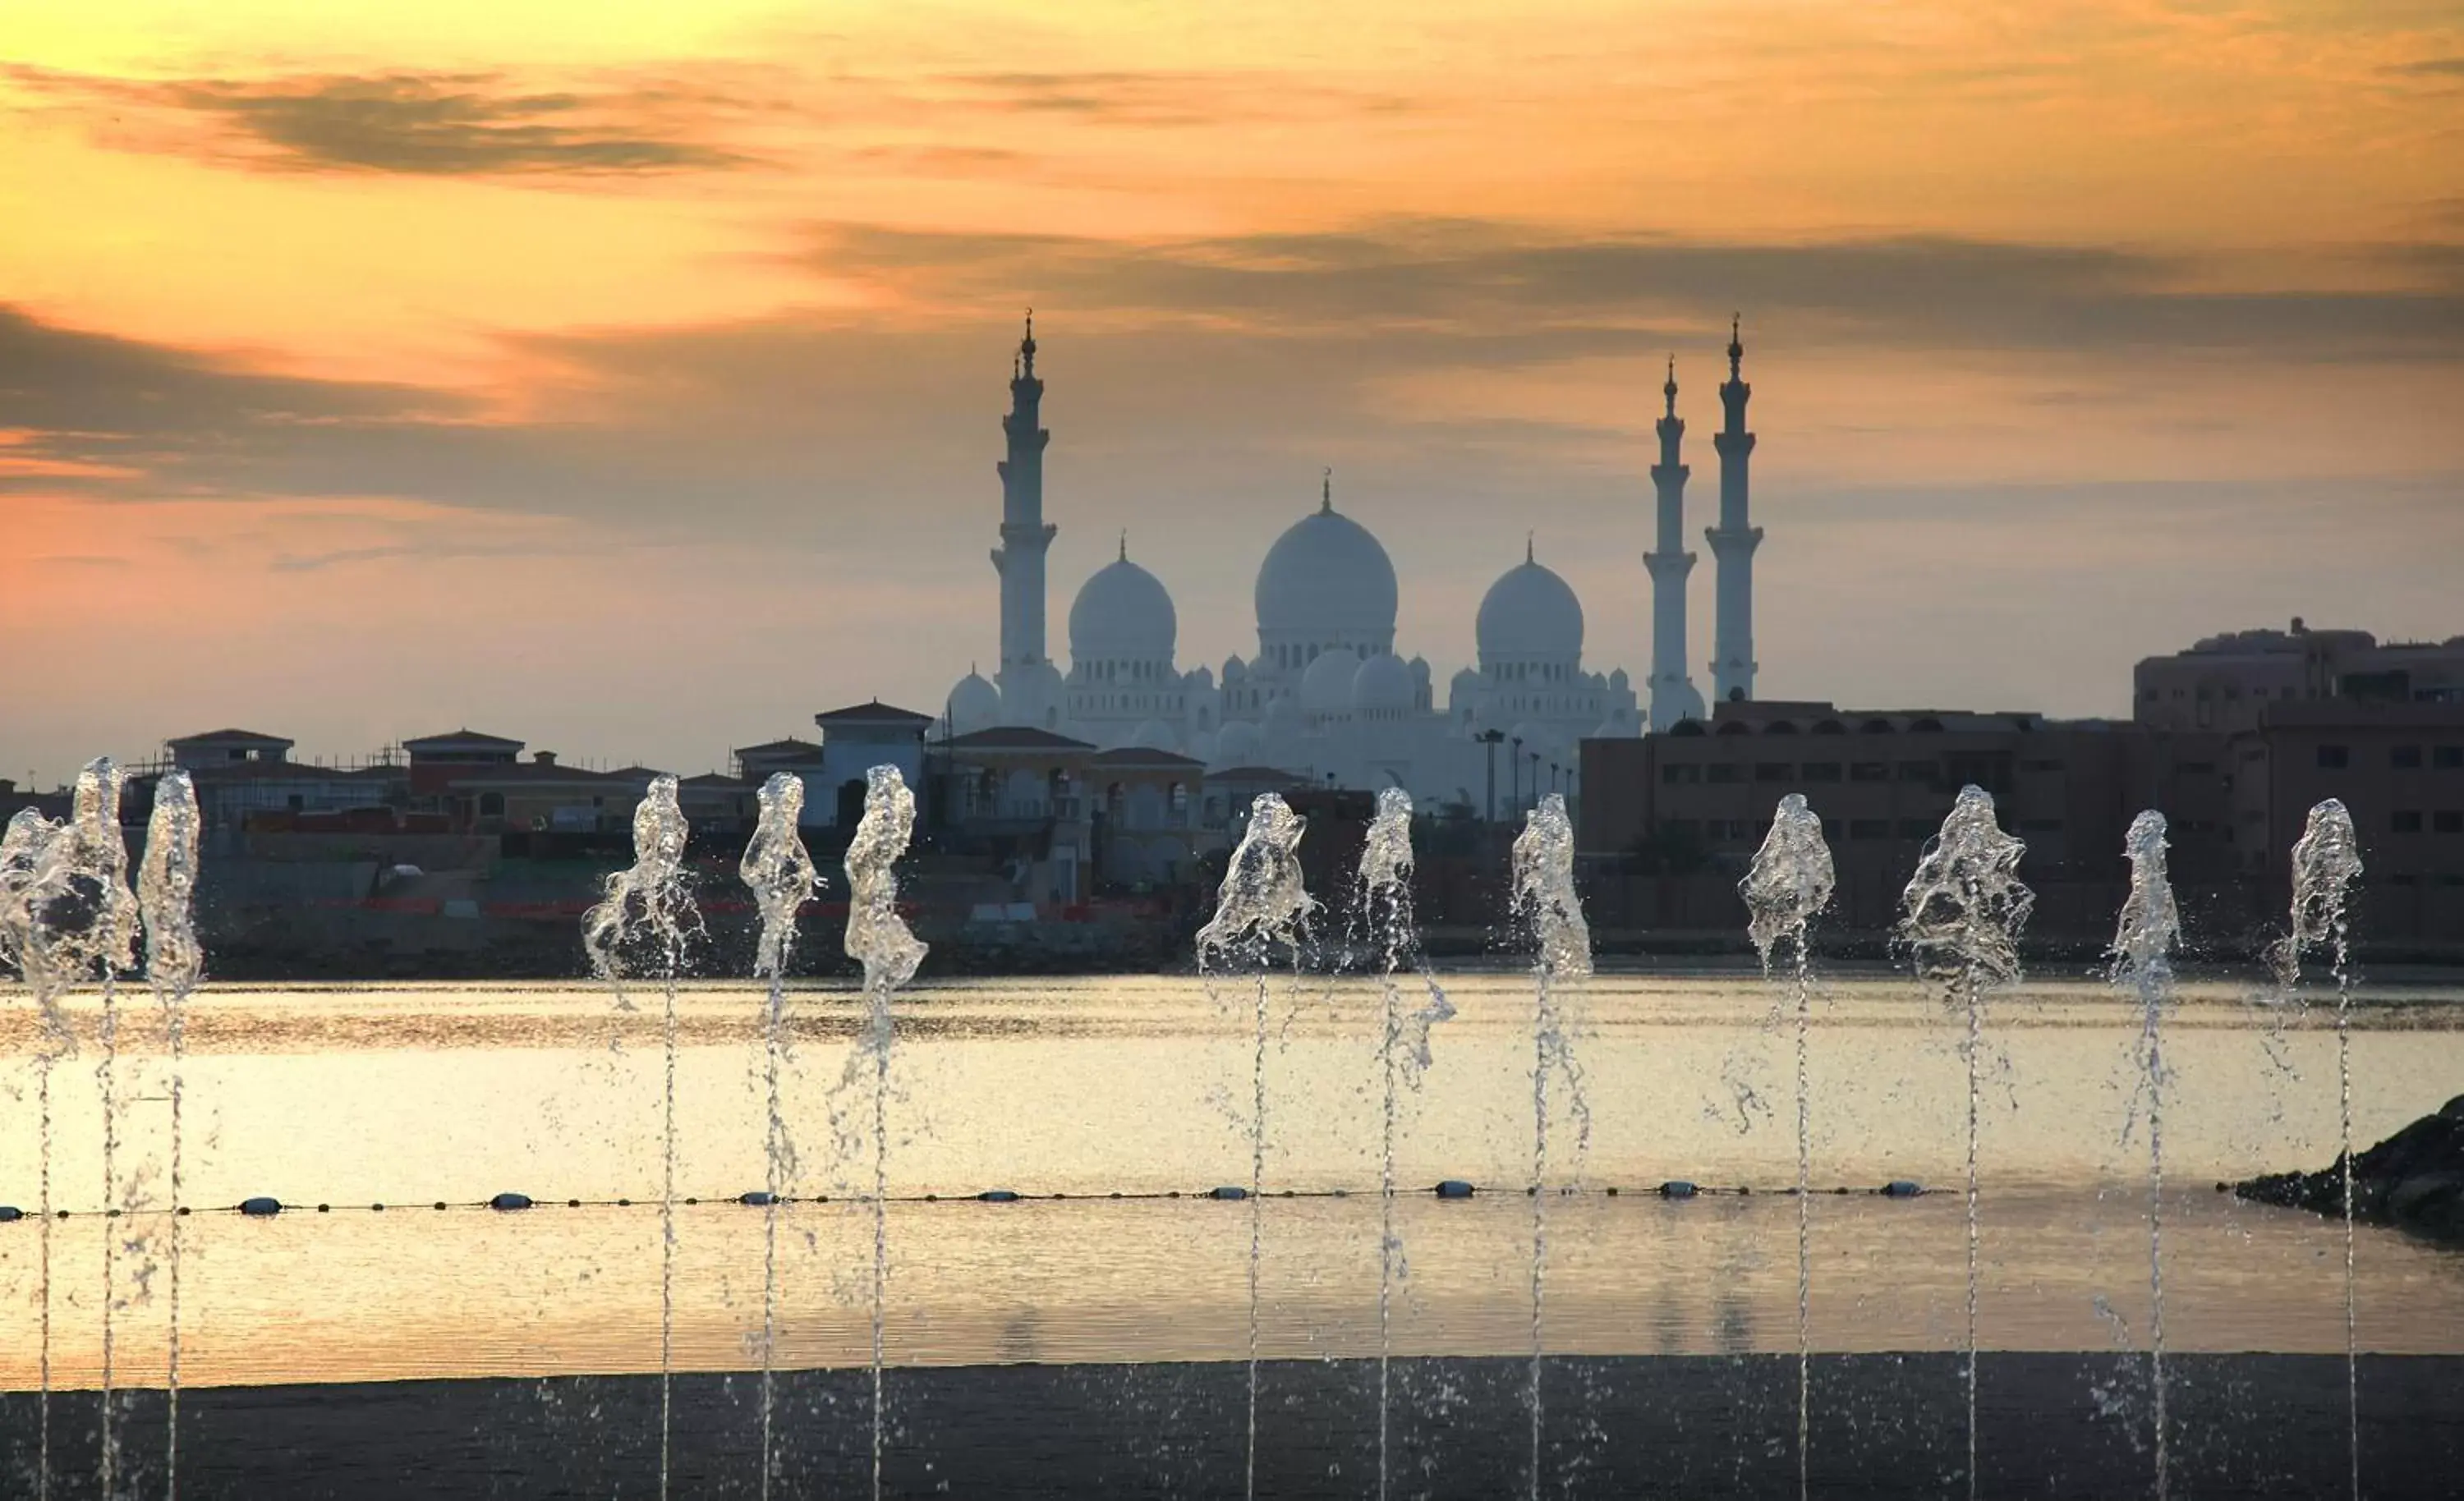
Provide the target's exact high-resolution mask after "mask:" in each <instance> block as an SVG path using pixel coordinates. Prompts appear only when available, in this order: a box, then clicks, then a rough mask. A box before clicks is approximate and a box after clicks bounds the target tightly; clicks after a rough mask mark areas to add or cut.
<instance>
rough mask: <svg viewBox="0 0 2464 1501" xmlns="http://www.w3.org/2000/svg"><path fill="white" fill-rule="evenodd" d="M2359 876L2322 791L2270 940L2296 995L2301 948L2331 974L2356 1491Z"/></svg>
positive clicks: (2348, 1426) (2345, 827)
mask: <svg viewBox="0 0 2464 1501" xmlns="http://www.w3.org/2000/svg"><path fill="white" fill-rule="evenodd" d="M2361 876H2362V852H2361V841H2360V839H2359V838H2357V837H2356V836H2355V834H2354V832H2353V816H2352V814H2351V813H2349V812H2347V811H2346V809H2345V807H2344V805H2343V802H2342V801H2340V800H2338V799H2336V798H2333V797H2330V798H2328V799H2326V800H2325V801H2323V802H2321V803H2320V804H2319V805H2318V806H2317V807H2315V808H2312V809H2311V810H2310V816H2309V818H2308V819H2307V820H2306V821H2305V823H2304V824H2303V826H2302V830H2301V838H2299V839H2297V840H2295V841H2294V844H2293V925H2292V929H2291V931H2289V932H2287V933H2286V934H2285V935H2284V938H2283V940H2282V941H2281V942H2280V943H2278V944H2277V946H2276V951H2275V953H2274V955H2273V956H2272V957H2273V958H2274V960H2275V968H2276V980H2277V987H2278V989H2279V990H2281V991H2282V992H2283V993H2284V994H2285V995H2287V996H2295V997H2298V995H2299V990H2298V989H2297V988H2298V987H2299V985H2300V983H2301V955H2302V954H2303V952H2304V951H2306V950H2308V949H2313V948H2320V947H2324V948H2325V949H2327V951H2328V955H2329V959H2330V963H2331V964H2332V966H2333V970H2334V973H2335V977H2336V1131H2337V1137H2336V1140H2337V1144H2338V1149H2339V1155H2338V1157H2337V1159H2336V1164H2337V1170H2338V1172H2339V1173H2340V1174H2341V1175H2342V1177H2343V1199H2344V1407H2345V1412H2344V1417H2345V1432H2346V1435H2347V1441H2348V1442H2347V1448H2348V1451H2349V1454H2348V1457H2349V1460H2350V1468H2351V1471H2352V1473H2351V1480H2352V1493H2353V1495H2354V1497H2355V1498H2356V1501H2358V1498H2359V1497H2360V1495H2361V1493H2362V1372H2361V1339H2360V1309H2359V1305H2358V1298H2357V1295H2356V1290H2355V1287H2354V1281H2353V1038H2352V1019H2353V972H2352V945H2351V928H2350V925H2349V921H2348V918H2347V916H2346V906H2347V903H2349V902H2350V900H2351V897H2352V888H2353V882H2355V881H2359V880H2360V879H2361Z"/></svg>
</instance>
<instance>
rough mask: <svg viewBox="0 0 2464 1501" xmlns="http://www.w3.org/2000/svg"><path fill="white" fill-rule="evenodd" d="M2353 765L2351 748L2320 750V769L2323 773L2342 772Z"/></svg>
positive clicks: (2325, 747) (2341, 747) (2332, 747)
mask: <svg viewBox="0 0 2464 1501" xmlns="http://www.w3.org/2000/svg"><path fill="white" fill-rule="evenodd" d="M2352 764H2353V748H2352V747H2351V746H2321V747H2320V748H2319V769H2320V770H2321V771H2322V772H2341V771H2343V769H2344V768H2346V767H2348V766H2350V765H2352Z"/></svg>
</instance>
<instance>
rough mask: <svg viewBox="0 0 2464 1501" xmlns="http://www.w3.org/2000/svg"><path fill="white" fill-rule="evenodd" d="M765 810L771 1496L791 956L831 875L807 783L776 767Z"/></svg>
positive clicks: (754, 869) (756, 853) (765, 1406)
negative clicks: (802, 915)
mask: <svg viewBox="0 0 2464 1501" xmlns="http://www.w3.org/2000/svg"><path fill="white" fill-rule="evenodd" d="M757 796H758V801H759V814H758V815H757V816H756V820H755V824H754V829H753V838H752V839H751V841H750V842H748V843H747V844H746V845H745V847H744V860H743V863H742V865H741V867H740V874H741V875H742V877H743V880H744V883H745V884H746V885H748V886H750V887H752V888H753V900H754V904H755V906H756V907H757V908H758V909H759V912H760V914H761V936H760V939H759V944H758V946H756V947H755V949H754V952H753V973H754V976H755V978H757V979H767V980H768V981H769V982H770V993H769V997H768V1000H767V1003H766V1005H765V1006H764V1008H763V1010H762V1023H761V1035H762V1054H763V1064H762V1079H763V1084H764V1087H765V1090H766V1092H767V1097H768V1115H769V1128H768V1133H767V1135H766V1137H765V1138H764V1142H763V1147H764V1150H763V1156H764V1158H765V1160H766V1161H767V1164H768V1171H769V1178H768V1186H767V1189H766V1191H765V1192H764V1194H763V1197H762V1206H761V1495H762V1497H763V1501H768V1497H769V1494H770V1480H771V1473H772V1470H773V1469H774V1468H776V1463H777V1449H776V1448H775V1447H774V1446H773V1444H772V1426H773V1422H774V1418H775V1414H776V1408H777V1401H776V1381H775V1377H774V1371H775V1366H776V1364H777V1358H778V1346H779V1196H780V1194H781V1193H782V1192H783V1191H785V1185H786V1184H787V1182H788V1181H789V1180H790V1179H791V1178H793V1177H794V1175H795V1170H796V1154H795V1146H794V1144H793V1143H792V1142H789V1141H788V1139H787V1122H786V1118H785V1117H784V1116H783V1115H782V1114H781V1110H780V1102H779V1070H780V1065H781V1062H782V1060H783V1055H784V1054H785V1052H786V1045H787V1044H786V1020H787V1016H786V1013H787V956H788V954H789V953H790V952H791V951H793V949H794V948H795V946H796V914H797V912H798V910H799V909H801V908H802V907H803V904H804V903H806V902H809V901H811V900H812V897H813V893H814V892H816V891H818V890H820V889H821V888H822V886H823V885H824V884H825V882H824V881H823V880H822V875H821V872H820V871H818V870H816V869H815V868H814V866H813V857H812V855H811V854H810V853H809V852H807V851H806V850H805V848H804V840H803V835H802V834H801V833H800V832H799V830H798V825H799V824H800V823H801V822H802V820H803V812H804V783H803V778H801V777H798V776H797V775H795V774H794V773H793V772H772V773H771V775H770V779H769V780H768V781H766V782H764V783H762V784H761V790H760V792H759V794H757Z"/></svg>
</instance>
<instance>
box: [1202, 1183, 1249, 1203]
mask: <svg viewBox="0 0 2464 1501" xmlns="http://www.w3.org/2000/svg"><path fill="white" fill-rule="evenodd" d="M1207 1197H1208V1198H1210V1199H1245V1198H1247V1197H1249V1190H1248V1189H1246V1188H1236V1187H1233V1186H1231V1185H1229V1184H1226V1185H1225V1186H1222V1187H1221V1188H1217V1189H1215V1190H1214V1191H1212V1192H1211V1193H1209V1194H1207Z"/></svg>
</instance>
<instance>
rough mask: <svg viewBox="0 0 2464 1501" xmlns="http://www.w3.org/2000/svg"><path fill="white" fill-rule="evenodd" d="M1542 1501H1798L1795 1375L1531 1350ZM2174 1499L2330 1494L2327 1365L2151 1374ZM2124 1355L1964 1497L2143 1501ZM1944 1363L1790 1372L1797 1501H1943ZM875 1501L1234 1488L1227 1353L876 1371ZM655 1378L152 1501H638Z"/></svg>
mask: <svg viewBox="0 0 2464 1501" xmlns="http://www.w3.org/2000/svg"><path fill="white" fill-rule="evenodd" d="M1545 1370H1546V1377H1545V1384H1544V1391H1545V1407H1546V1411H1547V1425H1546V1430H1545V1436H1544V1441H1543V1442H1544V1451H1545V1460H1544V1466H1545V1469H1546V1472H1547V1474H1548V1476H1549V1484H1548V1486H1547V1488H1546V1489H1547V1490H1548V1491H1549V1493H1551V1494H1562V1495H1568V1496H1583V1497H1591V1496H1598V1497H1623V1496H1638V1495H1667V1496H1689V1497H1699V1496H1790V1495H1794V1494H1795V1493H1796V1449H1795V1444H1796V1440H1795V1362H1794V1360H1793V1358H1790V1357H1785V1356H1762V1355H1757V1356H1743V1357H1673V1358H1671V1357H1649V1358H1633V1359H1616V1360H1586V1359H1573V1358H1567V1359H1551V1360H1550V1361H1549V1362H1548V1363H1547V1365H1546V1368H1545ZM2167 1370H2168V1372H2169V1381H2170V1391H2169V1407H2170V1412H2171V1417H2172V1423H2171V1433H2172V1439H2171V1451H2172V1452H2171V1473H2172V1481H2173V1490H2174V1493H2175V1494H2179V1495H2186V1496H2187V1495H2196V1496H2201V1497H2225V1496H2287V1497H2290V1496H2315V1495H2332V1494H2341V1493H2343V1488H2344V1475H2345V1471H2344V1466H2345V1429H2344V1381H2343V1378H2344V1369H2343V1360H2340V1359H2338V1358H2335V1357H2329V1356H2277V1355H2239V1356H2183V1357H2177V1358H2175V1359H2173V1360H2170V1361H2168V1363H2167ZM1527 1371H1528V1367H1527V1366H1526V1364H1525V1362H1524V1361H1523V1360H1520V1359H1518V1358H1511V1357H1506V1358H1489V1359H1479V1360H1409V1361H1398V1362H1397V1365H1396V1367H1395V1372H1394V1378H1395V1387H1394V1390H1395V1402H1394V1409H1393V1418H1392V1430H1391V1442H1392V1454H1393V1457H1394V1458H1393V1464H1394V1474H1393V1484H1392V1488H1391V1493H1392V1494H1395V1495H1397V1496H1403V1495H1421V1496H1432V1497H1458V1496H1460V1497H1466V1498H1469V1497H1490V1496H1496V1495H1499V1494H1502V1493H1514V1492H1519V1491H1520V1490H1521V1489H1522V1487H1523V1486H1524V1484H1525V1483H1526V1480H1527V1477H1528V1474H1529V1468H1528V1467H1529V1418H1528V1414H1527V1409H1526V1408H1525V1406H1524V1399H1523V1390H1524V1388H1523V1383H1524V1381H1525V1379H1526V1375H1527ZM2145 1371H2146V1363H2145V1359H2144V1358H2142V1357H2137V1356H2130V1355H2114V1356H2101V1355H2099V1356H2082V1355H2049V1354H2003V1355H1989V1356H1987V1357H1986V1358H1985V1360H1984V1362H1983V1365H1982V1368H1981V1373H1980V1381H1979V1386H1980V1418H1981V1429H1982V1442H1981V1451H1982V1456H1983V1457H1982V1461H1981V1468H1982V1469H1983V1471H1984V1481H1985V1485H1984V1489H1985V1493H1987V1494H1989V1495H1996V1496H2017V1495H2027V1496H2049V1497H2051V1496H2081V1497H2086V1496H2113V1495H2123V1494H2135V1493H2142V1492H2144V1491H2145V1490H2147V1488H2148V1485H2149V1477H2150V1475H2151V1473H2152V1456H2151V1454H2150V1452H2149V1450H2148V1447H2147V1444H2148V1437H2149V1435H2148V1431H2147V1421H2146V1412H2147V1410H2148V1408H2147V1403H2146V1401H2145ZM1960 1372H1961V1361H1960V1358H1959V1357H1957V1356H1955V1355H1943V1354H1923V1355H1874V1356H1818V1357H1816V1358H1815V1365H1814V1373H1813V1391H1814V1419H1813V1443H1812V1480H1813V1488H1814V1491H1815V1493H1816V1494H1821V1495H1853V1496H1903V1495H1942V1494H1947V1493H1953V1492H1955V1491H1960V1490H1964V1489H1965V1487H1964V1485H1963V1484H1962V1480H1961V1469H1962V1467H1963V1465H1964V1461H1965V1452H1966V1437H1965V1426H1964V1418H1963V1412H1962V1406H1961V1382H1960ZM2361 1377H2362V1388H2361V1390H2362V1423H2363V1483H2364V1487H2365V1490H2366V1492H2367V1493H2368V1494H2370V1495H2371V1496H2373V1497H2412V1496H2419V1497H2424V1498H2429V1497H2436V1496H2447V1495H2452V1494H2453V1490H2452V1485H2453V1477H2454V1476H2455V1475H2457V1474H2459V1473H2464V1406H2459V1403H2457V1401H2456V1398H2457V1395H2458V1393H2459V1392H2464V1357H2386V1356H2370V1357H2365V1358H2364V1360H2363V1363H2362V1372H2361ZM1376 1390H1377V1387H1376V1369H1375V1364H1374V1363H1373V1362H1366V1361H1286V1362H1273V1363H1270V1364H1268V1365H1267V1366H1265V1368H1264V1370H1263V1372H1262V1380H1261V1395H1260V1403H1259V1432H1260V1445H1259V1456H1258V1466H1259V1471H1258V1493H1259V1494H1260V1495H1262V1496H1307V1497H1316V1496H1327V1497H1334V1496H1343V1497H1353V1496H1363V1495H1371V1494H1375V1483H1376V1457H1377V1443H1376ZM889 1393H890V1413H891V1434H890V1438H889V1445H888V1455H887V1462H886V1465H885V1485H884V1492H885V1494H890V1495H897V1496H923V1495H934V1494H950V1495H979V1496H980V1495H997V1496H1021V1497H1065V1496H1072V1497H1075V1496H1089V1495H1097V1494H1101V1495H1108V1496H1148V1495H1155V1496H1161V1495H1173V1496H1186V1497H1212V1496H1238V1495H1240V1494H1242V1490H1243V1470H1244V1456H1243V1431H1244V1427H1245V1421H1246V1396H1247V1373H1246V1371H1245V1369H1244V1368H1243V1366H1242V1365H1240V1364H1238V1363H1231V1362H1209V1363H1178V1364H1160V1365H1136V1366H1127V1365H1124V1366H1099V1367H1089V1366H1066V1365H1064V1366H1044V1365H1021V1366H991V1367H985V1366H977V1367H964V1368H957V1369H940V1370H925V1371H893V1372H891V1377H890V1386H889ZM777 1400H778V1403H779V1409H778V1414H777V1425H776V1430H777V1432H778V1434H779V1435H780V1450H779V1454H778V1467H777V1474H778V1482H777V1486H776V1489H775V1490H774V1494H777V1495H780V1496H782V1497H783V1496H816V1497H819V1496H844V1495H853V1494H862V1493H864V1491H865V1489H866V1486H867V1482H868V1476H869V1452H870V1429H869V1384H868V1378H867V1374H866V1373H865V1372H862V1371H803V1372H793V1373H781V1376H780V1378H779V1382H778V1399H777ZM758 1403H759V1379H758V1377H756V1376H754V1375H751V1374H746V1373H734V1374H729V1375H723V1376H710V1375H704V1376H693V1377H686V1378H680V1379H679V1380H678V1381H677V1383H676V1387H675V1411H676V1428H675V1438H674V1457H673V1471H672V1482H673V1493H674V1494H676V1495H680V1496H696V1497H700V1496H732V1495H748V1496H749V1495H753V1494H756V1493H758V1478H759V1407H758ZM657 1412H658V1383H657V1381H655V1380H654V1379H649V1378H641V1377H560V1378H554V1379H550V1380H546V1381H494V1380H492V1381H401V1382H381V1383H365V1384H350V1385H308V1386H275V1387H257V1388H230V1389H218V1390H200V1391H196V1392H190V1393H187V1394H184V1396H183V1407H182V1417H181V1446H180V1452H181V1466H180V1477H179V1479H180V1493H181V1494H182V1495H183V1496H186V1497H190V1498H195V1501H205V1498H210V1497H230V1498H233V1501H237V1498H241V1497H248V1498H288V1497H301V1498H323V1497H331V1498H335V1501H343V1498H350V1501H393V1498H404V1501H407V1498H412V1497H442V1496H477V1495H487V1496H494V1497H503V1498H516V1501H520V1498H533V1497H536V1498H542V1501H543V1498H547V1497H562V1496H577V1497H579V1496H596V1497H637V1496H653V1495H655V1494H657V1454H658V1440H657V1428H656V1423H657ZM163 1413H164V1403H163V1398H162V1394H161V1393H160V1392H159V1391H157V1392H145V1393H138V1394H135V1395H134V1397H133V1398H131V1399H129V1405H128V1407H127V1408H126V1409H125V1411H124V1416H123V1417H122V1419H121V1433H122V1438H123V1458H122V1462H121V1472H122V1474H123V1475H124V1476H126V1477H128V1479H129V1480H130V1481H131V1482H132V1483H133V1485H134V1488H135V1489H134V1490H133V1491H132V1492H131V1493H135V1494H152V1493H159V1491H160V1489H161V1486H162V1481H163V1475H162V1453H163V1437H164V1433H163ZM95 1416H96V1408H95V1403H94V1400H93V1398H92V1396H91V1395H90V1394H78V1395H76V1396H61V1397H57V1398H55V1400H54V1406H53V1410H52V1444H53V1456H54V1473H53V1486H52V1494H53V1495H54V1496H56V1497H62V1498H67V1497H73V1496H79V1495H86V1494H91V1493H92V1490H93V1486H94V1476H93V1471H94V1467H95V1459H96V1451H95ZM34 1427H35V1405H34V1399H33V1397H32V1396H31V1395H27V1394H22V1393H21V1394H12V1395H10V1396H8V1397H5V1398H0V1477H5V1478H6V1479H7V1481H8V1485H7V1487H6V1489H7V1490H9V1491H10V1492H11V1493H12V1494H21V1495H22V1494H31V1493H32V1490H33V1484H32V1482H33V1473H32V1470H31V1468H30V1467H31V1465H32V1462H33V1449H34V1441H35V1434H34Z"/></svg>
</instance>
